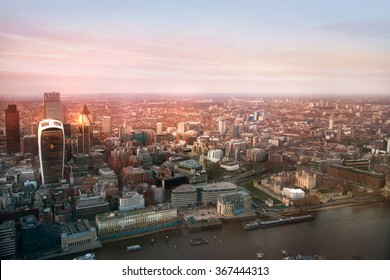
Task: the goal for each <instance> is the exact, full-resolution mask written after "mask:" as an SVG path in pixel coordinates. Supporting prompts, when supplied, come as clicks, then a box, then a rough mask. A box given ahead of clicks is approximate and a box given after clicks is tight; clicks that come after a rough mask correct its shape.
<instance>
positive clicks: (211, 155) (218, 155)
mask: <svg viewBox="0 0 390 280" xmlns="http://www.w3.org/2000/svg"><path fill="white" fill-rule="evenodd" d="M222 157H223V152H222V150H220V149H215V150H210V151H208V152H207V159H208V160H209V161H211V162H218V161H220V160H221V159H222Z"/></svg>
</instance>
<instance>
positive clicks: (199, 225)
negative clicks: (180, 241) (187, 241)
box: [187, 219, 222, 231]
mask: <svg viewBox="0 0 390 280" xmlns="http://www.w3.org/2000/svg"><path fill="white" fill-rule="evenodd" d="M187 226H188V230H189V231H192V230H198V229H210V228H220V227H222V222H221V221H220V220H219V219H211V220H201V221H197V222H189V223H187Z"/></svg>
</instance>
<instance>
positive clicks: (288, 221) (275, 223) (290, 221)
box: [244, 215, 314, 229]
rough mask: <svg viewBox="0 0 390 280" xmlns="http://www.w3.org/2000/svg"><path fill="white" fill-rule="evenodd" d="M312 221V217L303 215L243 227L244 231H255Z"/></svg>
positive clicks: (253, 223)
mask: <svg viewBox="0 0 390 280" xmlns="http://www.w3.org/2000/svg"><path fill="white" fill-rule="evenodd" d="M313 219H314V217H313V216H311V215H304V216H298V217H289V218H279V219H278V220H271V221H262V222H258V221H256V222H252V223H248V224H246V225H245V226H244V229H255V228H264V227H270V226H279V225H286V224H293V223H299V222H305V221H310V220H313Z"/></svg>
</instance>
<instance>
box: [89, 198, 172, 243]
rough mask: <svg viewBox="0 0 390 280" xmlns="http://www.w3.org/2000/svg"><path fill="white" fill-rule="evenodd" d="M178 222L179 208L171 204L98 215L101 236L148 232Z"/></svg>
mask: <svg viewBox="0 0 390 280" xmlns="http://www.w3.org/2000/svg"><path fill="white" fill-rule="evenodd" d="M175 222H177V209H176V208H174V207H172V206H170V205H165V204H164V205H163V204H159V205H157V206H153V207H148V208H144V209H140V210H133V211H127V212H111V213H105V214H100V215H96V226H97V229H98V232H99V236H104V235H109V234H112V233H118V232H123V231H127V232H135V233H137V232H139V230H142V231H143V232H146V231H148V230H153V229H156V228H157V227H158V228H163V227H165V226H170V225H174V224H175Z"/></svg>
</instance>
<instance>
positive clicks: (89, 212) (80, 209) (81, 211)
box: [76, 196, 110, 221]
mask: <svg viewBox="0 0 390 280" xmlns="http://www.w3.org/2000/svg"><path fill="white" fill-rule="evenodd" d="M109 211H110V205H109V203H108V202H107V201H106V200H105V199H104V198H102V197H101V196H86V197H80V199H79V200H78V201H77V202H76V218H77V219H87V220H90V221H93V220H94V219H95V216H96V215H97V214H101V213H106V212H109Z"/></svg>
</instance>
